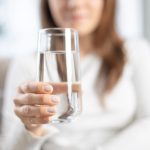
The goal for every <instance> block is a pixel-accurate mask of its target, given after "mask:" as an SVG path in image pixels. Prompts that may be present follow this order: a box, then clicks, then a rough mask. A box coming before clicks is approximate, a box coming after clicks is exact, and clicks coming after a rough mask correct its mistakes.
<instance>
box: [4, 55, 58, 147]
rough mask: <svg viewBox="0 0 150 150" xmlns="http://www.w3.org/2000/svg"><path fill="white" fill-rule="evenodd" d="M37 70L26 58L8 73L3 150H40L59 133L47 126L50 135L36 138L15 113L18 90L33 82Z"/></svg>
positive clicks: (14, 65)
mask: <svg viewBox="0 0 150 150" xmlns="http://www.w3.org/2000/svg"><path fill="white" fill-rule="evenodd" d="M33 58H34V57H33ZM33 58H32V59H33ZM25 60H26V61H25ZM35 70H36V65H34V63H32V61H31V60H30V59H28V58H27V59H25V58H24V61H23V62H22V61H16V62H14V63H13V65H12V67H11V68H10V71H9V72H8V76H7V82H6V89H5V102H4V107H3V141H4V142H3V149H5V150H6V149H7V150H9V149H11V150H17V149H18V150H20V147H21V149H22V150H23V149H24V150H26V149H32V150H34V149H38V147H40V145H41V144H42V143H43V142H44V141H45V140H46V139H47V138H48V137H49V136H52V135H53V134H54V133H56V132H58V131H57V129H56V128H54V127H51V128H46V126H45V128H44V129H45V130H47V133H49V134H48V135H47V136H44V137H41V138H40V137H37V136H34V135H33V134H32V133H30V132H29V131H27V130H26V129H25V127H24V125H23V123H21V121H20V120H19V118H17V116H16V115H15V113H14V104H13V98H14V96H15V95H16V89H17V87H18V86H19V85H20V84H21V83H22V82H24V81H31V80H32V81H33V79H35V72H36V71H35Z"/></svg>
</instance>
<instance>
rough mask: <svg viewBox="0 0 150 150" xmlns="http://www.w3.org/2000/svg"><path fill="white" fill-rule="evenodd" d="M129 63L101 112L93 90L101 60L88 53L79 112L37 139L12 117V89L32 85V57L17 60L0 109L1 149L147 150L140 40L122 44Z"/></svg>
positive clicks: (144, 59) (145, 69)
mask: <svg viewBox="0 0 150 150" xmlns="http://www.w3.org/2000/svg"><path fill="white" fill-rule="evenodd" d="M124 46H125V48H126V52H127V63H126V65H125V67H124V70H123V74H122V76H121V78H120V79H119V81H118V83H117V84H116V86H115V87H114V88H113V90H112V91H111V92H110V94H108V95H107V96H106V99H105V104H106V109H104V108H103V107H102V106H101V104H100V97H99V96H98V95H97V94H96V92H95V88H94V86H95V84H94V83H95V80H96V77H97V74H98V71H99V68H100V67H101V60H99V59H98V58H97V57H96V56H94V55H89V56H87V57H86V58H84V59H83V60H82V62H81V76H82V90H83V98H82V99H83V112H82V114H81V115H80V117H79V118H78V119H77V120H76V121H74V122H72V123H70V124H56V125H53V126H52V125H46V128H47V130H48V132H49V133H48V135H47V136H45V137H35V136H34V135H32V134H31V133H29V132H28V131H26V130H25V129H24V126H23V124H22V123H21V121H20V120H19V119H18V118H17V117H16V116H15V115H14V113H13V102H12V99H13V96H14V95H15V91H16V87H17V86H18V85H19V84H20V83H21V82H24V81H34V80H35V75H36V60H35V56H31V57H26V58H25V57H24V58H23V59H21V60H19V61H16V62H15V63H14V64H13V65H12V67H11V69H10V71H9V75H8V80H7V84H6V87H7V88H6V90H5V105H4V110H3V112H4V115H3V116H4V128H3V131H4V135H5V136H6V139H5V142H6V143H7V144H5V145H4V146H5V148H4V149H5V150H20V149H21V150H39V149H42V150H149V149H150V142H149V139H150V91H149V90H150V79H149V78H150V66H149V65H150V46H149V44H148V43H147V42H146V41H144V40H134V41H132V42H126V43H125V45H124Z"/></svg>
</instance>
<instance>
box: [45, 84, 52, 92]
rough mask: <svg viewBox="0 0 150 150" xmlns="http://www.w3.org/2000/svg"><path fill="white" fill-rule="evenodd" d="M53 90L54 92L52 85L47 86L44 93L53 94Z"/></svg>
mask: <svg viewBox="0 0 150 150" xmlns="http://www.w3.org/2000/svg"><path fill="white" fill-rule="evenodd" d="M52 90H53V87H52V86H51V85H45V86H44V91H46V92H52Z"/></svg>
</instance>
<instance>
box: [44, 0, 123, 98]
mask: <svg viewBox="0 0 150 150" xmlns="http://www.w3.org/2000/svg"><path fill="white" fill-rule="evenodd" d="M115 10H116V0H104V9H103V13H102V18H101V20H100V25H99V27H98V28H97V29H96V30H95V32H94V36H93V44H94V45H95V47H96V49H97V51H95V53H96V54H98V55H99V57H100V58H101V59H102V66H101V69H100V73H99V76H98V80H100V81H102V82H98V83H102V86H101V87H102V89H101V94H102V95H104V94H106V93H107V92H109V91H111V90H112V89H113V87H114V86H115V85H116V84H117V81H118V80H119V78H120V77H121V74H122V72H123V67H124V65H125V53H124V49H123V40H122V39H121V38H120V37H119V36H118V34H117V32H116V29H115ZM41 24H42V27H43V28H49V27H57V26H56V24H55V23H54V21H53V19H52V16H51V13H50V11H49V6H48V2H47V0H41Z"/></svg>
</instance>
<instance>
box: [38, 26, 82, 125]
mask: <svg viewBox="0 0 150 150" xmlns="http://www.w3.org/2000/svg"><path fill="white" fill-rule="evenodd" d="M37 78H38V81H39V82H46V83H49V84H50V85H52V86H53V93H52V94H54V95H57V96H58V97H59V98H60V103H59V104H58V106H57V108H56V115H54V116H53V117H52V121H51V122H52V123H60V122H70V121H72V120H73V119H74V118H76V117H77V116H78V115H79V114H80V113H81V110H82V103H81V82H80V52H79V39H78V32H77V31H76V30H74V29H71V28H48V29H41V30H40V33H39V40H38V69H37Z"/></svg>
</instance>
